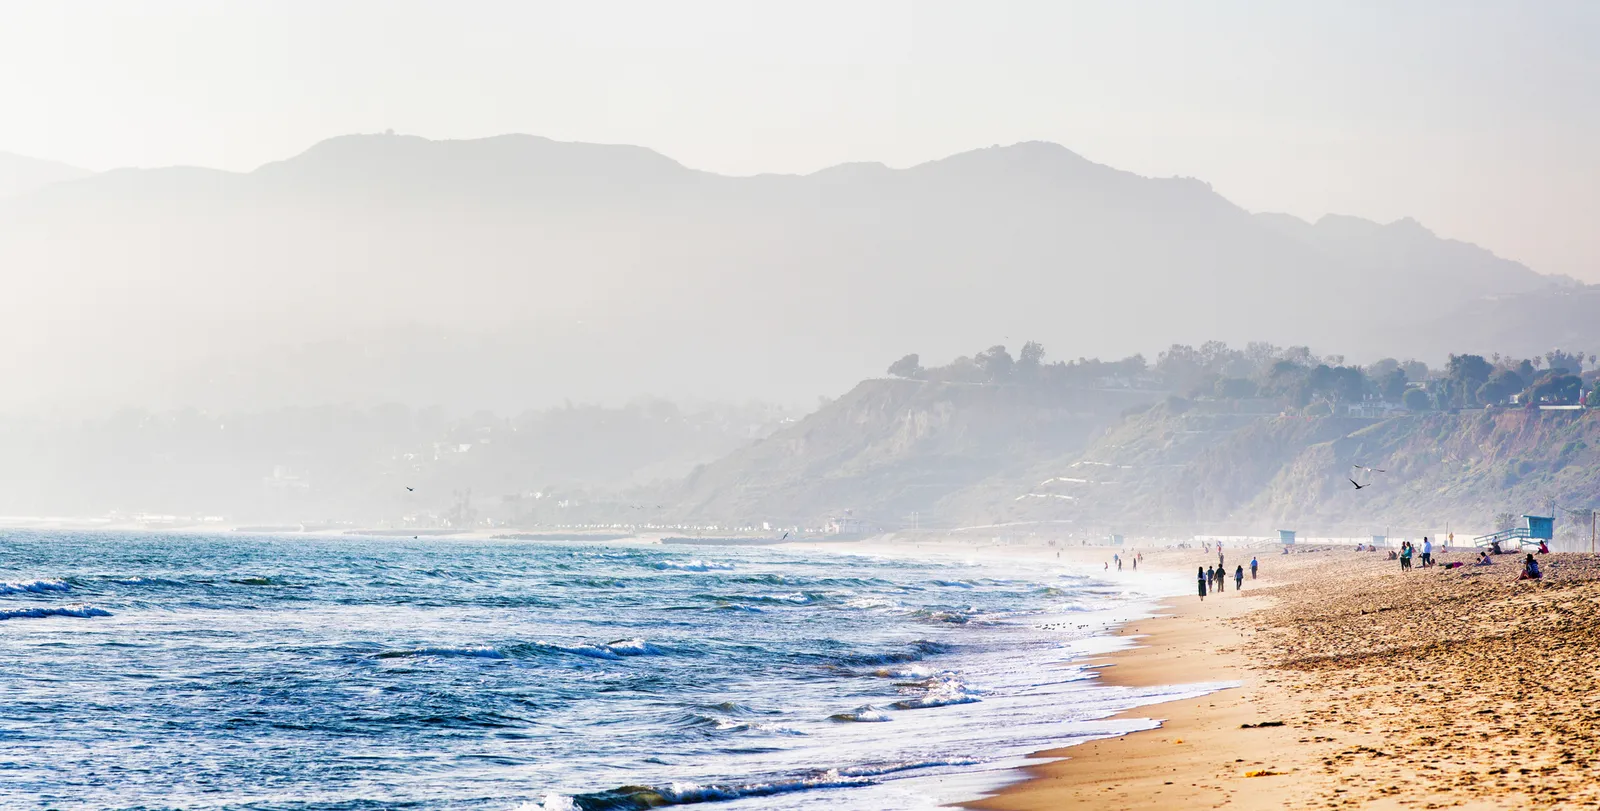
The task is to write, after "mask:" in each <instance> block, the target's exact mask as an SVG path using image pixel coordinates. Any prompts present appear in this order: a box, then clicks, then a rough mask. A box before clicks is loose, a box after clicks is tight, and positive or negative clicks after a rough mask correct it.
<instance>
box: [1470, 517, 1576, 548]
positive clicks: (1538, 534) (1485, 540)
mask: <svg viewBox="0 0 1600 811" xmlns="http://www.w3.org/2000/svg"><path fill="white" fill-rule="evenodd" d="M1555 529H1556V519H1554V518H1552V517H1549V516H1544V515H1524V516H1522V525H1521V526H1516V527H1512V528H1510V529H1502V530H1500V531H1499V532H1495V533H1491V534H1489V535H1482V536H1479V537H1477V538H1474V539H1472V543H1473V545H1475V546H1481V547H1490V546H1494V545H1495V544H1496V543H1499V544H1506V543H1509V542H1512V541H1515V542H1516V543H1517V547H1518V548H1521V547H1524V546H1538V545H1539V542H1540V541H1549V540H1553V539H1554V538H1555V536H1556V532H1555Z"/></svg>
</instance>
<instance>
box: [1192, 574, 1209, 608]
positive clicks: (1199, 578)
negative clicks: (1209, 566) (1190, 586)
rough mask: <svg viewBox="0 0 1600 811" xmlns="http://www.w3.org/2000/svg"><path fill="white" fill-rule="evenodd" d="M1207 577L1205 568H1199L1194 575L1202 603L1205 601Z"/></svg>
mask: <svg viewBox="0 0 1600 811" xmlns="http://www.w3.org/2000/svg"><path fill="white" fill-rule="evenodd" d="M1209 577H1210V575H1208V574H1206V570H1205V569H1201V570H1200V571H1199V572H1198V573H1196V574H1195V576H1194V579H1195V582H1197V583H1199V584H1200V602H1202V603H1203V602H1205V601H1206V580H1207V579H1208V578H1209Z"/></svg>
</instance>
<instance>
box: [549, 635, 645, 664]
mask: <svg viewBox="0 0 1600 811" xmlns="http://www.w3.org/2000/svg"><path fill="white" fill-rule="evenodd" d="M539 644H540V645H543V646H545V647H548V648H552V649H555V650H559V651H564V652H566V653H571V654H576V655H578V656H587V657H589V658H590V659H612V660H617V659H622V658H623V657H625V656H655V655H659V654H661V653H663V651H662V650H661V649H660V648H658V647H656V646H654V645H652V644H650V643H649V642H646V641H645V640H643V639H618V640H616V641H613V642H607V643H606V644H604V645H591V644H588V643H584V644H579V645H561V644H557V643H554V642H540V643H539Z"/></svg>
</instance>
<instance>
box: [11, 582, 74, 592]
mask: <svg viewBox="0 0 1600 811" xmlns="http://www.w3.org/2000/svg"><path fill="white" fill-rule="evenodd" d="M53 591H72V586H69V585H67V584H66V583H63V582H61V581H60V580H32V581H29V582H26V583H0V594H49V593H50V592H53Z"/></svg>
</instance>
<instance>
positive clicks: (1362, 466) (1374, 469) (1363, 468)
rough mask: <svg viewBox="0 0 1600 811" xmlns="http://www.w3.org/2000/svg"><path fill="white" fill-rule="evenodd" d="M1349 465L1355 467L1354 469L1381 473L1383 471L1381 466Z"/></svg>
mask: <svg viewBox="0 0 1600 811" xmlns="http://www.w3.org/2000/svg"><path fill="white" fill-rule="evenodd" d="M1351 467H1353V468H1355V469H1356V470H1365V471H1366V472H1368V473H1382V472H1383V468H1378V467H1367V466H1366V465H1351Z"/></svg>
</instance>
